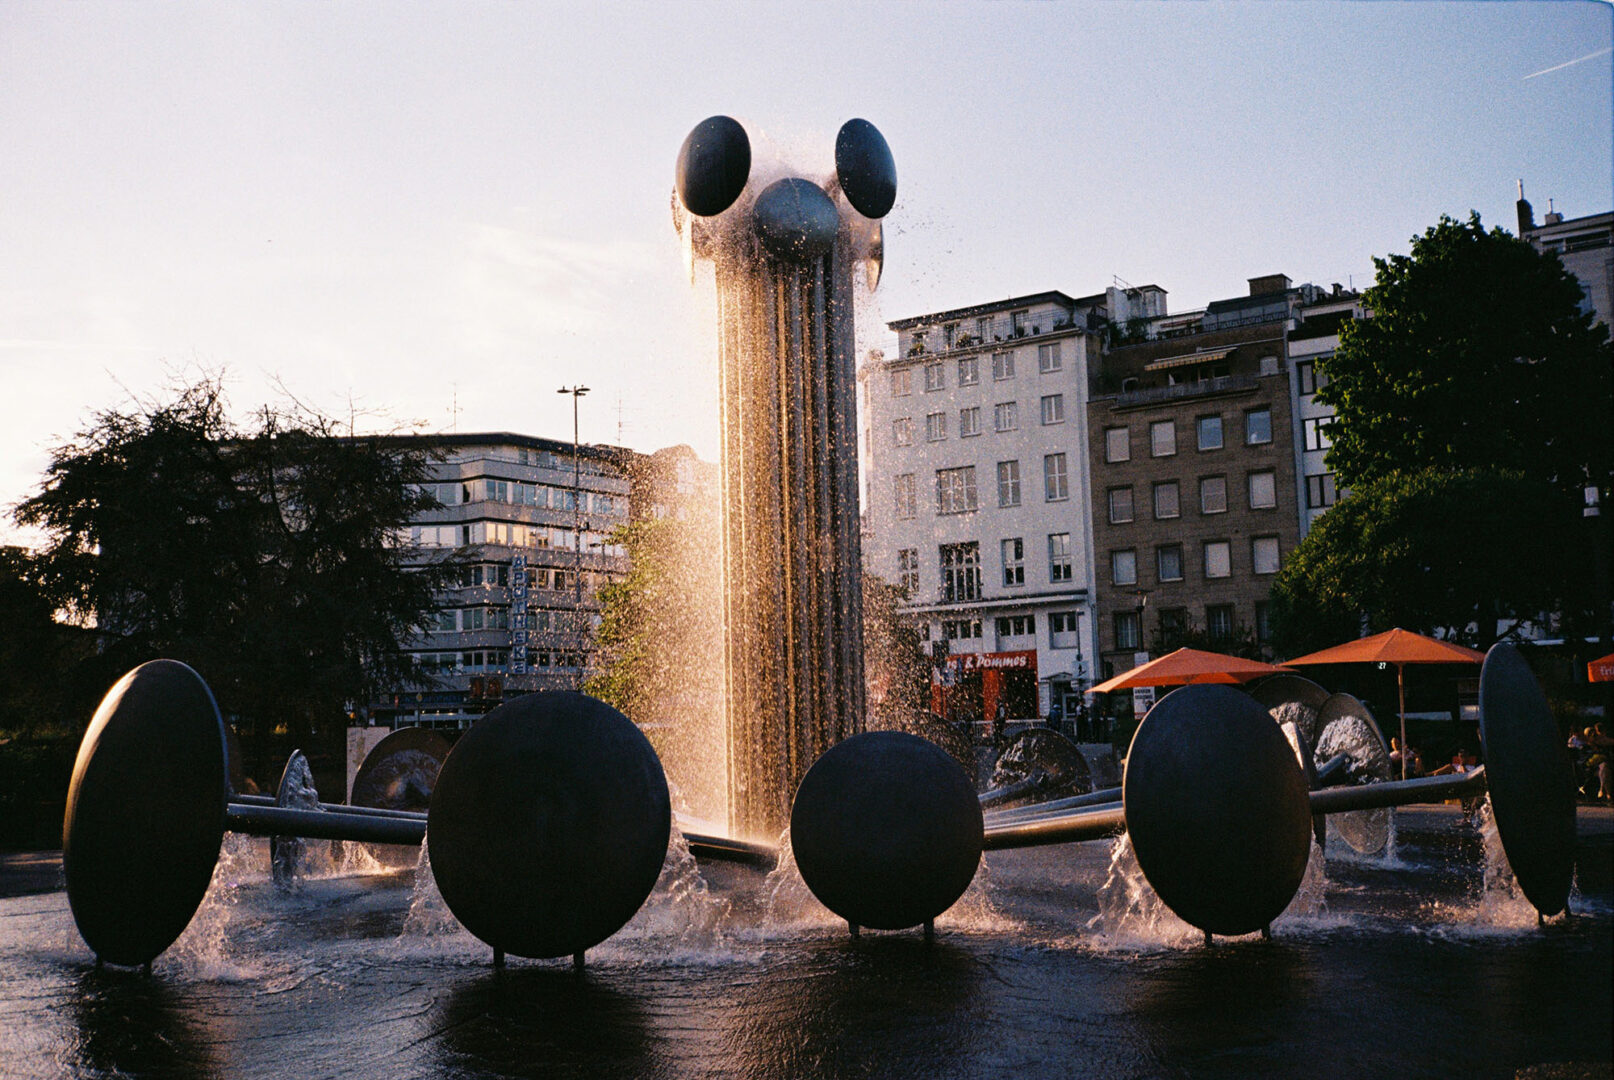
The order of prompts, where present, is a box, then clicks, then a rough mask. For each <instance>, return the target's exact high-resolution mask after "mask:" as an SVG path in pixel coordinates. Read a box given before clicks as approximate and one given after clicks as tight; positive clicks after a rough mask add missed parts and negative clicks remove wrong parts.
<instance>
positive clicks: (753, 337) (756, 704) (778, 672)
mask: <svg viewBox="0 0 1614 1080" xmlns="http://www.w3.org/2000/svg"><path fill="white" fill-rule="evenodd" d="M774 168H775V169H776V170H777V168H778V167H777V166H775V167H774ZM759 175H760V173H759ZM780 182H781V183H788V182H791V181H780ZM804 183H805V182H804ZM816 187H817V190H818V191H819V192H827V193H828V194H829V197H830V199H831V200H833V206H834V212H835V213H836V214H837V215H838V220H839V225H838V229H837V232H836V235H835V238H834V242H833V243H832V244H830V245H829V246H828V249H827V250H825V251H823V252H822V253H818V252H817V251H816V249H813V248H812V247H811V246H810V245H803V246H802V247H801V249H800V250H799V251H798V252H797V253H795V254H794V255H792V254H790V253H783V252H781V251H780V250H779V248H778V247H777V246H774V247H773V248H771V249H770V247H769V246H768V245H766V244H765V243H764V242H763V240H762V239H761V237H760V236H759V227H758V224H757V222H756V220H755V217H754V213H753V211H754V209H755V207H756V206H757V205H758V203H759V194H758V193H759V189H760V190H761V194H762V195H763V196H766V195H767V194H768V192H769V191H772V190H773V189H772V188H764V187H763V185H762V184H761V183H759V182H758V178H757V177H753V178H752V179H751V181H750V183H749V184H748V186H747V187H746V188H745V189H744V192H743V193H742V194H741V196H740V198H739V200H738V201H737V202H736V203H735V204H734V205H733V206H731V207H729V208H728V209H727V210H725V211H724V212H722V213H720V214H717V215H715V216H712V217H708V218H698V217H695V216H693V215H691V214H688V213H687V212H685V211H684V210H683V207H682V205H681V204H679V203H678V202H677V201H676V200H675V203H674V213H675V218H676V220H677V224H678V228H679V232H680V235H681V237H682V239H683V241H684V244H685V246H686V250H687V251H688V252H689V253H690V255H691V257H692V258H694V257H699V258H703V259H710V260H711V261H712V262H713V264H714V266H715V268H716V282H717V298H718V318H719V326H720V330H719V342H718V366H719V380H718V381H719V393H720V401H721V405H720V410H721V457H722V508H723V516H722V551H723V580H724V585H723V625H724V659H723V670H724V715H725V728H726V735H727V738H726V741H727V745H728V749H729V761H728V774H729V775H728V788H729V800H728V803H729V826H730V831H731V833H732V834H733V835H736V836H748V837H754V838H772V837H774V836H777V835H778V834H779V832H780V831H781V830H782V829H783V828H784V827H785V825H786V821H787V818H788V814H789V800H790V797H791V795H792V794H793V793H794V791H795V789H796V785H797V784H798V783H799V781H800V779H801V777H802V776H803V775H804V774H805V773H806V771H807V769H808V768H809V767H810V766H811V765H812V763H813V762H814V761H815V760H816V759H817V758H818V756H819V755H820V754H822V753H823V752H824V751H825V750H827V749H828V748H829V747H830V746H832V745H833V744H835V743H836V742H838V741H840V740H841V739H844V738H846V737H847V736H849V735H853V734H856V733H857V732H859V731H862V730H863V722H864V682H863V679H864V671H863V629H862V624H861V612H862V585H861V580H860V570H859V568H860V566H861V561H862V556H861V548H860V540H859V521H858V492H857V401H856V392H857V383H856V345H855V341H854V324H853V317H854V313H853V302H852V298H853V290H854V286H853V278H854V274H853V270H854V267H855V266H856V265H857V264H858V263H860V262H866V261H869V260H870V258H871V255H872V254H873V253H874V252H875V250H876V249H877V246H878V243H879V241H878V236H879V233H878V223H877V222H871V221H869V220H868V219H865V218H863V217H862V216H861V215H859V214H858V213H857V212H856V211H855V210H853V209H852V208H851V206H850V204H849V203H848V201H847V199H846V196H845V195H844V194H843V193H842V192H841V191H840V188H839V187H838V186H837V185H835V184H834V183H833V182H829V183H826V184H823V185H816ZM808 194H811V193H810V192H809V193H808ZM814 198H821V196H817V195H815V196H814ZM873 279H874V275H873V272H872V271H871V273H870V277H869V280H870V281H871V282H872V280H873Z"/></svg>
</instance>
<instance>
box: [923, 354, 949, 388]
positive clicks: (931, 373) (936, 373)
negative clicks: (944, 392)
mask: <svg viewBox="0 0 1614 1080" xmlns="http://www.w3.org/2000/svg"><path fill="white" fill-rule="evenodd" d="M945 385H946V380H945V379H943V378H942V366H941V361H940V360H937V361H936V362H935V363H933V364H926V365H925V393H927V394H928V393H930V392H931V391H933V390H940V389H942V388H943V387H944V386H945Z"/></svg>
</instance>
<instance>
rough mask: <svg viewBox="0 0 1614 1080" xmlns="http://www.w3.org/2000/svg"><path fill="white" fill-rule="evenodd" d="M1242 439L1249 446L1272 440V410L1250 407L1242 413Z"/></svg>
mask: <svg viewBox="0 0 1614 1080" xmlns="http://www.w3.org/2000/svg"><path fill="white" fill-rule="evenodd" d="M1244 441H1245V442H1246V443H1248V444H1249V445H1251V446H1254V445H1256V444H1257V443H1269V442H1271V441H1272V410H1271V409H1251V410H1250V411H1249V412H1247V413H1245V414H1244Z"/></svg>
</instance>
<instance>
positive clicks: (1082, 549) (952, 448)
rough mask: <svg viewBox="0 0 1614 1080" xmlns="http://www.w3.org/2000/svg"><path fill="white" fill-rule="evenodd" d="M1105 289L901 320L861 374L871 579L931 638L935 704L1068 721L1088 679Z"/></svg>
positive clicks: (950, 710) (988, 715)
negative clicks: (896, 593) (1096, 365)
mask: <svg viewBox="0 0 1614 1080" xmlns="http://www.w3.org/2000/svg"><path fill="white" fill-rule="evenodd" d="M1105 299H1106V298H1105V297H1104V296H1103V295H1100V296H1097V297H1089V298H1087V299H1085V300H1076V299H1073V298H1071V297H1069V296H1066V295H1065V294H1063V293H1059V292H1045V293H1038V294H1035V295H1030V296H1022V297H1017V298H1013V299H1010V300H1005V301H1002V302H998V303H991V304H982V305H978V306H974V307H968V308H960V309H956V310H951V311H942V312H936V313H934V314H929V315H922V316H917V317H914V318H909V319H901V320H898V321H896V322H893V323H891V324H890V328H891V329H892V330H895V331H896V332H897V354H896V355H895V356H890V357H886V356H881V355H879V354H878V353H876V354H873V355H872V356H871V358H870V360H869V362H868V363H866V364H865V365H864V366H863V369H862V371H861V372H860V377H859V378H860V383H861V390H862V399H863V400H862V402H861V408H860V415H861V418H862V432H861V437H862V441H863V448H864V459H863V463H864V485H865V486H864V492H863V495H864V498H863V511H864V516H863V523H864V537H863V552H864V568H865V570H866V571H867V572H868V573H870V574H873V575H875V576H878V577H881V578H884V579H885V580H887V581H889V582H891V583H893V584H895V585H897V586H899V587H901V589H902V590H904V592H905V594H906V598H907V599H906V602H905V603H904V604H903V605H902V606H901V609H900V611H901V614H902V615H903V616H905V617H906V618H909V619H911V620H912V621H913V622H914V623H915V624H917V626H918V627H919V629H920V632H921V636H923V637H925V638H927V639H928V640H929V642H930V643H931V649H932V655H933V657H934V658H935V678H934V685H933V694H932V705H933V707H934V708H935V709H936V710H937V711H938V712H941V713H943V714H944V715H948V716H950V717H953V718H957V719H964V720H969V721H984V720H990V719H992V718H993V717H994V716H995V715H996V713H997V711H998V706H999V704H1000V703H1001V704H1002V705H1003V706H1004V709H1005V711H1006V715H1007V718H1009V719H1030V718H1034V717H1038V716H1047V715H1048V714H1049V711H1050V709H1051V708H1057V709H1058V710H1059V711H1060V712H1061V713H1066V714H1067V715H1069V714H1070V712H1069V711H1071V710H1074V708H1075V706H1076V705H1077V702H1078V701H1079V694H1080V692H1081V689H1082V688H1083V687H1084V685H1085V684H1086V683H1087V682H1088V681H1090V679H1091V668H1090V664H1091V658H1092V656H1093V638H1092V621H1093V620H1092V574H1093V560H1092V552H1091V549H1090V547H1089V544H1088V537H1089V535H1090V525H1089V521H1088V508H1089V506H1090V505H1091V500H1090V498H1089V494H1088V479H1087V468H1086V452H1085V447H1086V435H1085V427H1086V417H1087V393H1088V381H1089V380H1088V368H1089V365H1090V363H1091V361H1092V359H1093V357H1094V356H1095V355H1096V346H1097V341H1098V339H1097V338H1096V337H1095V335H1094V334H1093V333H1092V330H1093V329H1094V328H1096V327H1098V326H1100V325H1101V324H1102V322H1103V319H1104V310H1105V306H1104V302H1105Z"/></svg>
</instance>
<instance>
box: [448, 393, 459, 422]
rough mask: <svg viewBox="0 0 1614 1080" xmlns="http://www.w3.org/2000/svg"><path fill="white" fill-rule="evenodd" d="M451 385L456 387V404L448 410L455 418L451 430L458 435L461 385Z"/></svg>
mask: <svg viewBox="0 0 1614 1080" xmlns="http://www.w3.org/2000/svg"><path fill="white" fill-rule="evenodd" d="M451 385H452V386H453V387H454V404H453V406H452V407H451V408H450V409H449V410H448V411H449V413H450V415H451V416H452V417H453V420H452V421H451V426H450V427H449V430H450V431H452V432H453V433H454V434H456V435H458V434H459V433H460V384H459V383H453V384H451Z"/></svg>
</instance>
